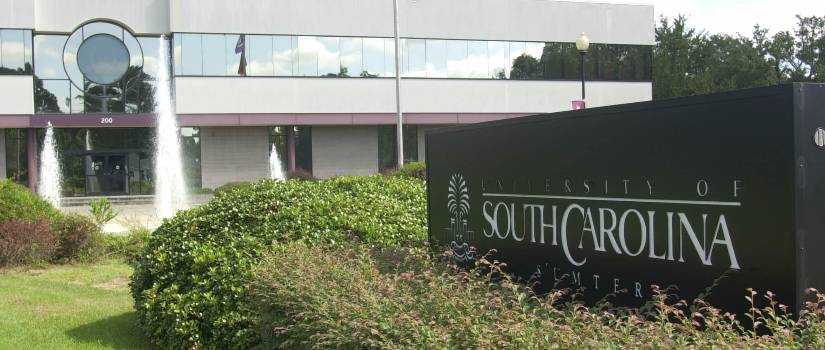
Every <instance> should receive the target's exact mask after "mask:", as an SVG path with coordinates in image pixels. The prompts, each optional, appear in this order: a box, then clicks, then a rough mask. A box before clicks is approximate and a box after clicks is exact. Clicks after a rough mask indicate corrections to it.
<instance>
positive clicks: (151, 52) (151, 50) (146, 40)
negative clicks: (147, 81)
mask: <svg viewBox="0 0 825 350" xmlns="http://www.w3.org/2000/svg"><path fill="white" fill-rule="evenodd" d="M137 39H138V42H140V47H141V48H143V73H146V74H147V75H149V77H150V78H151V79H157V76H158V69H159V68H160V57H159V56H158V50H160V47H159V46H160V39H158V38H154V37H138V38H137Z"/></svg>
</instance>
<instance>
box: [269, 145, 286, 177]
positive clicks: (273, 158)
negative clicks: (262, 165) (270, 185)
mask: <svg viewBox="0 0 825 350" xmlns="http://www.w3.org/2000/svg"><path fill="white" fill-rule="evenodd" d="M269 178H270V179H272V180H281V181H284V180H286V176H285V175H284V169H283V168H282V167H281V158H280V157H279V156H278V149H277V148H275V144H274V143H273V144H272V149H271V150H270V151H269Z"/></svg>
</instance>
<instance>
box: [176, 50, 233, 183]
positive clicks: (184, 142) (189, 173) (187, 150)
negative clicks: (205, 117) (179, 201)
mask: <svg viewBox="0 0 825 350" xmlns="http://www.w3.org/2000/svg"><path fill="white" fill-rule="evenodd" d="M221 40H223V38H221ZM200 134H201V130H200V128H197V127H194V128H193V127H182V128H180V136H181V151H182V153H183V154H182V156H183V157H182V158H183V159H182V161H183V169H184V174H183V175H184V177H185V178H186V185H188V186H189V187H190V188H201V137H200Z"/></svg>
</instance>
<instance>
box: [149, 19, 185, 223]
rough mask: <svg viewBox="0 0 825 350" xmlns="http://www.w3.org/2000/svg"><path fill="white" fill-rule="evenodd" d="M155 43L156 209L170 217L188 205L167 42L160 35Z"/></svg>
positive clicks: (158, 213)
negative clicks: (158, 59)
mask: <svg viewBox="0 0 825 350" xmlns="http://www.w3.org/2000/svg"><path fill="white" fill-rule="evenodd" d="M158 40H160V45H158V51H159V52H158V57H160V62H159V68H158V77H157V78H158V87H157V90H156V93H155V97H156V98H157V104H156V112H157V129H156V130H157V131H156V133H157V135H156V140H155V210H156V211H157V215H158V217H159V218H170V217H172V216H174V215H175V211H177V210H180V209H185V208H186V207H187V205H188V200H187V193H186V182H185V180H184V176H183V160H182V157H181V145H180V130H179V129H178V121H177V116H176V115H175V106H174V103H173V100H172V84H171V80H172V79H171V75H170V72H169V46H168V45H169V42H168V40H166V38H165V37H164V36H163V35H161V36H160V38H159V39H158Z"/></svg>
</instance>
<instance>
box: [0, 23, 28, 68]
mask: <svg viewBox="0 0 825 350" xmlns="http://www.w3.org/2000/svg"><path fill="white" fill-rule="evenodd" d="M23 32H24V31H23V30H17V29H0V67H2V68H6V69H8V70H14V71H19V72H20V73H23V71H24V70H25V64H26V63H28V62H27V61H26V45H25V35H24V34H23Z"/></svg>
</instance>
